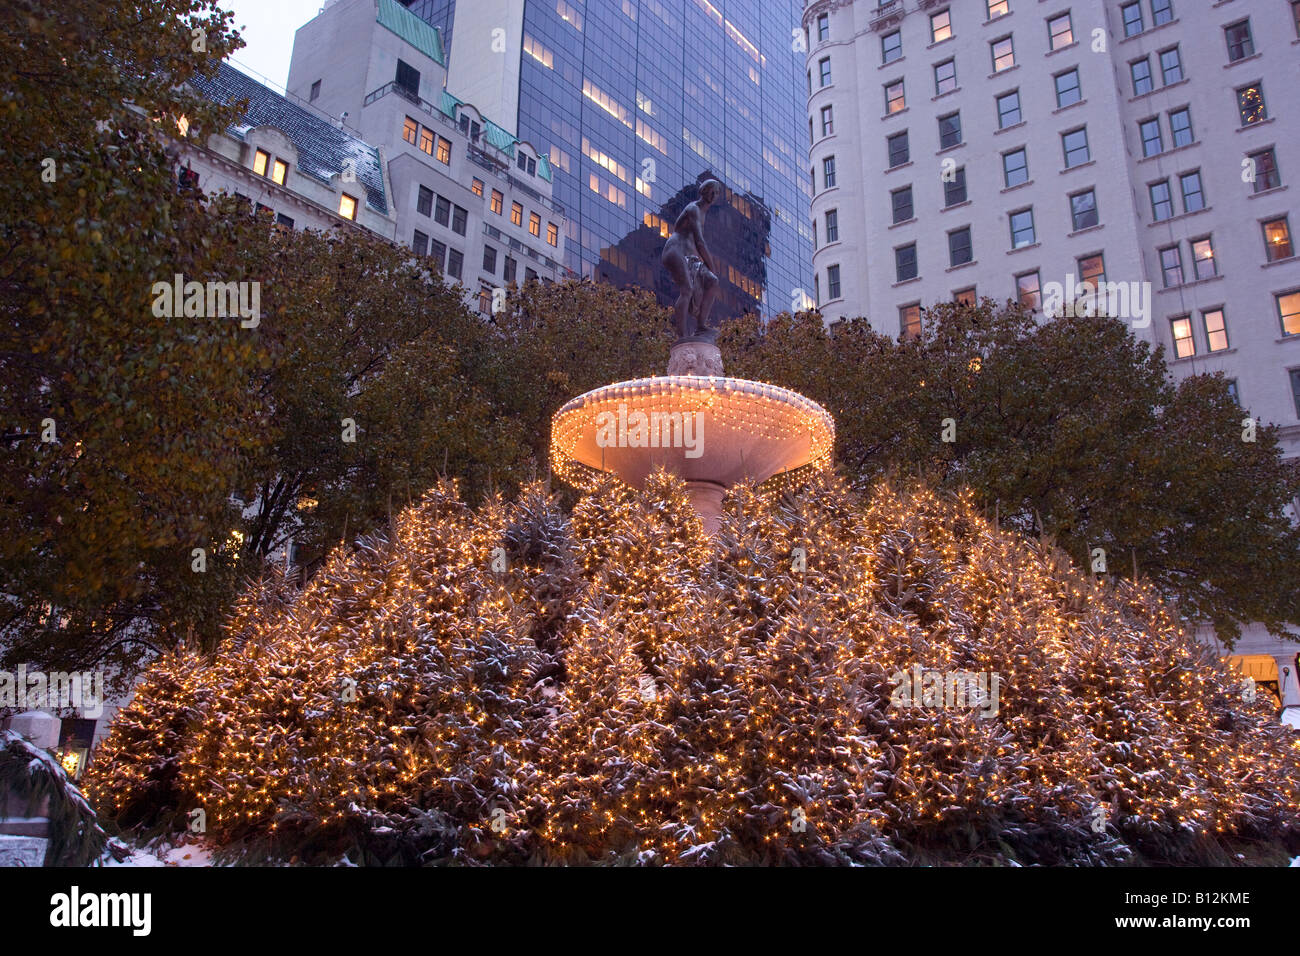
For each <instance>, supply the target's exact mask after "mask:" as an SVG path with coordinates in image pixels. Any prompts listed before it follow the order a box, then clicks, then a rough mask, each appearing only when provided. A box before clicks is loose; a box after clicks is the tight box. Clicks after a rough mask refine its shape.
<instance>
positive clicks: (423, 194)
mask: <svg viewBox="0 0 1300 956" xmlns="http://www.w3.org/2000/svg"><path fill="white" fill-rule="evenodd" d="M415 211H416V212H418V213H419V214H420V215H421V216H427V215H429V213H431V212H433V190H432V189H430V188H429V187H428V186H421V187H420V188H419V190H418V192H417V193H416V196H415Z"/></svg>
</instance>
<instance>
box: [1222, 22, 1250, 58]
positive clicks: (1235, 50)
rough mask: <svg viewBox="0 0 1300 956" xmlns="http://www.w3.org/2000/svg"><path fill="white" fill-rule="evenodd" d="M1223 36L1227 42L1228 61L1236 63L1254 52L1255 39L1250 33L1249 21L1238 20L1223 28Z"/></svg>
mask: <svg viewBox="0 0 1300 956" xmlns="http://www.w3.org/2000/svg"><path fill="white" fill-rule="evenodd" d="M1223 38H1224V40H1226V41H1227V43H1228V62H1229V63H1236V62H1237V61H1238V60H1244V59H1245V58H1246V57H1248V56H1253V55H1254V53H1255V41H1254V39H1252V38H1251V35H1250V21H1249V20H1240V21H1238V22H1237V23H1231V24H1229V25H1228V26H1226V27H1224V28H1223Z"/></svg>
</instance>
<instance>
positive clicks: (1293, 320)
mask: <svg viewBox="0 0 1300 956" xmlns="http://www.w3.org/2000/svg"><path fill="white" fill-rule="evenodd" d="M1273 298H1274V300H1275V301H1276V302H1277V316H1278V318H1279V319H1281V321H1282V334H1283V335H1300V290H1296V291H1295V292H1282V293H1279V294H1278V295H1275V296H1273ZM1292 374H1293V375H1294V374H1295V373H1292Z"/></svg>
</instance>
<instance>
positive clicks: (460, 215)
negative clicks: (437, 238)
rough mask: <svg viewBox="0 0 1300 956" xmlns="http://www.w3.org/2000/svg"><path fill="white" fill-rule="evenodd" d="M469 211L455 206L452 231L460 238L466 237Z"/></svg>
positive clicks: (452, 216) (452, 215)
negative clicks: (466, 221)
mask: <svg viewBox="0 0 1300 956" xmlns="http://www.w3.org/2000/svg"><path fill="white" fill-rule="evenodd" d="M467 215H468V210H466V209H465V207H464V206H455V207H453V208H452V212H451V231H452V232H454V233H456V235H458V236H463V235H465V220H466V216H467Z"/></svg>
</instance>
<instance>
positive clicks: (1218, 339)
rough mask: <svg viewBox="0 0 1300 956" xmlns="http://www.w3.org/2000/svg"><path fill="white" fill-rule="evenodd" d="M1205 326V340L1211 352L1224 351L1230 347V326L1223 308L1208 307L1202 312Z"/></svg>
mask: <svg viewBox="0 0 1300 956" xmlns="http://www.w3.org/2000/svg"><path fill="white" fill-rule="evenodd" d="M1201 321H1202V323H1203V324H1204V326H1205V341H1206V344H1207V345H1208V346H1209V351H1211V352H1222V351H1223V350H1224V349H1226V348H1227V347H1228V327H1227V325H1226V323H1225V322H1224V318H1223V310H1222V309H1207V310H1206V311H1204V312H1202V313H1201Z"/></svg>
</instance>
